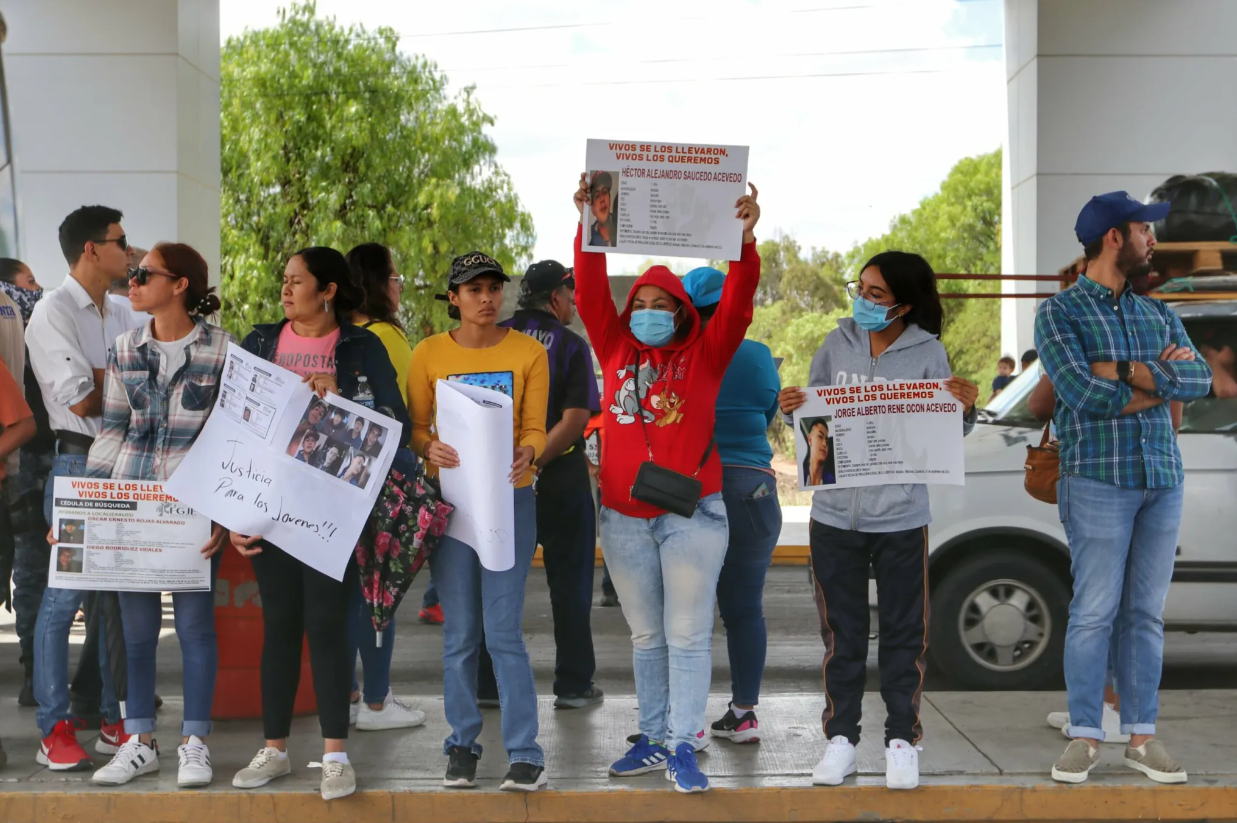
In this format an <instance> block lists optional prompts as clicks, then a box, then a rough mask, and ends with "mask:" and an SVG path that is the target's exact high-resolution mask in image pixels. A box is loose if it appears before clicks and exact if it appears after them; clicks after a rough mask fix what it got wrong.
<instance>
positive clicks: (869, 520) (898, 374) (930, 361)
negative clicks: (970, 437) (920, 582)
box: [782, 317, 977, 532]
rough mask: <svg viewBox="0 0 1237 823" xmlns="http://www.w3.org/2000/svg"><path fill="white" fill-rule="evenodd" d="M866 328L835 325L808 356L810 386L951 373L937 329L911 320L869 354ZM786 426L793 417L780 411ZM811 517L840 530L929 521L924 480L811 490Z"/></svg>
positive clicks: (847, 322) (970, 419)
mask: <svg viewBox="0 0 1237 823" xmlns="http://www.w3.org/2000/svg"><path fill="white" fill-rule="evenodd" d="M871 351H872V350H871V346H870V344H869V340H868V333H867V332H866V331H864V330H863V329H861V328H859V326H858V324H856V323H855V321H854V319H853V318H850V317H843V318H841V319H840V320H838V327H837V328H836V329H834V330H833V331H831V332H829V334H828V335H827V336H826V337H825V342H824V343H822V344H821V346H820V348H819V349H817V350H816V354H815V356H813V357H812V369H811V372H810V377H809V379H808V385H809V386H813V387H816V386H846V385H850V384H853V383H884V382H887V381H890V380H923V379H940V378H944V377H949V376H950V371H949V360H948V359H947V358H946V356H945V347H944V346H942V345H941V342H940V341H939V340H937V339H936V335H935V334H930V333H929V332H926V331H924V330H923V329H921V328H920V327H919V326H917V325H915V324H914V323H911V324H909V325H908V326H907V327H906V329H905V330H904V331H903V332H902V334H901V335H899V337H898V339H897V340H895V341H894V342H893V345H892V346H890V347H889V348H888V349H886V350H885V352H884V353H883V354H881V356H880V357H872V355H871ZM976 415H977V412H976V411H975V410H974V409H972V410H971V413H970V415H968V416H967V417H965V418H963V421H962V433H963V435H966V434H970V432H971V429H972V428H974V426H975V417H976ZM782 419H783V420H784V421H785V422H786V424H787V425H793V423H792V422H791V418H790V417H789V416H787V415H782ZM812 519H813V520H816V521H818V522H820V523H824V524H825V525H827V526H833V527H834V528H838V529H850V530H854V531H861V532H896V531H904V530H906V529H917V528H920V527H921V526H926V525H928V524H929V523H931V522H932V513H931V511H930V510H929V508H928V487H927V486H925V485H924V484H922V483H889V484H886V485H883V486H863V487H861V488H855V489H829V490H827V491H817V492H815V493H814V494H813V495H812Z"/></svg>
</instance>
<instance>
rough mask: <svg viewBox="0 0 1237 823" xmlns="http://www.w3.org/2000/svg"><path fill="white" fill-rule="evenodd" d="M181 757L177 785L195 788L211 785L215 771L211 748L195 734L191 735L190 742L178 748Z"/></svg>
mask: <svg viewBox="0 0 1237 823" xmlns="http://www.w3.org/2000/svg"><path fill="white" fill-rule="evenodd" d="M176 754H177V755H178V756H179V757H180V768H179V769H177V771H176V785H177V786H180V787H181V788H182V789H193V788H198V787H200V786H209V785H210V781H211V780H212V779H214V777H215V773H214V771H212V770H211V767H210V749H208V748H206V744H205V743H203V742H202V740H201V739H200V738H199V737H198V736H197V735H195V734H191V735H189V742H188V743H184V744H182V745H181V746H180V748H178V749H177V750H176Z"/></svg>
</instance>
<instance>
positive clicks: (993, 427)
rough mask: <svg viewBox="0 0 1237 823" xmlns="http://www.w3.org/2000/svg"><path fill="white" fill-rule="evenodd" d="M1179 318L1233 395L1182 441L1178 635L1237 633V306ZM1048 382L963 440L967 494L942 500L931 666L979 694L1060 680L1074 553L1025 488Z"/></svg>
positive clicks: (1034, 372)
mask: <svg viewBox="0 0 1237 823" xmlns="http://www.w3.org/2000/svg"><path fill="white" fill-rule="evenodd" d="M1217 285H1218V284H1217ZM1230 296H1231V293H1230ZM1173 308H1174V310H1175V311H1176V312H1177V314H1178V316H1180V317H1181V319H1182V321H1183V323H1184V324H1185V327H1186V330H1187V332H1189V334H1190V339H1191V340H1192V342H1193V343H1194V345H1195V348H1196V350H1198V351H1199V352H1200V356H1203V355H1206V359H1207V360H1208V362H1211V363H1212V367H1213V369H1214V370H1217V371H1221V370H1223V372H1224V373H1223V374H1222V375H1220V376H1218V378H1217V381H1216V388H1215V390H1214V392H1213V394H1214V393H1218V394H1219V395H1220V396H1218V397H1216V396H1209V397H1207V398H1204V399H1200V400H1196V401H1194V402H1193V403H1190V404H1189V405H1187V406H1186V407H1185V411H1184V415H1183V420H1182V425H1181V429H1180V432H1179V434H1178V443H1179V444H1180V448H1181V454H1182V458H1183V462H1184V464H1185V478H1186V479H1185V483H1186V488H1185V504H1184V510H1183V514H1182V522H1181V535H1180V538H1179V545H1178V547H1177V563H1176V569H1175V571H1174V573H1173V582H1172V586H1171V587H1170V589H1169V593H1168V601H1167V604H1166V606H1165V610H1164V622H1165V628H1166V629H1169V630H1184V631H1237V383H1235V382H1234V381H1233V378H1234V377H1237V375H1234V374H1233V365H1232V360H1233V359H1234V358H1233V352H1234V351H1237V300H1232V299H1219V300H1214V301H1212V300H1204V301H1190V302H1180V303H1176V304H1174V306H1173ZM1040 374H1041V372H1040V367H1039V364H1038V363H1037V364H1035V365H1034V366H1032V368H1030V369H1028V370H1027V371H1026V372H1025V373H1024V374H1022V375H1020V376H1019V377H1017V378H1016V379H1015V380H1014V382H1013V383H1011V384H1010V385H1009V386H1008V387H1007V388H1006V389H1005V391H1004V392H1002V393H1001V394H1000V395H999V396H998V397H997V398H996V399H995V400H994V401H993V403H992V405H991V406H990V407H989V408H987V409H986V410H984V411H983V412H981V414H980V420H979V423H978V424H977V425H976V427H975V430H974V431H973V432H972V433H971V435H970V436H969V437H967V438H966V440H965V441H964V443H965V453H966V485H965V486H934V487H933V488H932V489H931V501H932V525H931V527H930V528H929V530H928V533H929V553H930V560H929V563H930V567H929V568H930V587H931V605H932V628H931V636H930V642H931V652H930V654H931V658H932V660H933V662H934V664H935V665H936V666H938V667H939V668H940V669H941V670H943V672H944V673H946V675H947V676H949V677H951V678H952V679H954V680H955V681H956V682H957V683H958V684H959V685H960V686H964V687H966V688H971V689H1034V688H1039V687H1043V686H1047V685H1050V684H1053V683H1056V682H1059V678H1060V674H1061V669H1062V650H1063V648H1064V643H1065V628H1066V623H1067V620H1068V616H1069V602H1070V594H1071V578H1070V561H1069V548H1068V545H1067V542H1066V539H1065V532H1064V529H1063V528H1062V527H1061V522H1060V519H1059V518H1058V516H1057V509H1056V507H1055V506H1052V505H1049V504H1045V503H1041V502H1039V501H1037V500H1035V499H1034V498H1032V497H1031V496H1030V495H1028V494H1027V493H1026V492H1025V490H1024V489H1023V487H1022V483H1023V478H1024V474H1025V470H1024V468H1023V467H1024V464H1025V458H1026V447H1027V446H1028V445H1039V442H1040V437H1041V435H1042V434H1043V426H1042V425H1041V424H1040V423H1039V422H1038V421H1036V420H1035V418H1034V417H1033V416H1032V415H1031V413H1030V411H1029V410H1028V408H1027V401H1028V399H1029V398H1030V395H1031V390H1032V389H1033V388H1034V387H1035V384H1036V383H1037V382H1038V381H1039V379H1040Z"/></svg>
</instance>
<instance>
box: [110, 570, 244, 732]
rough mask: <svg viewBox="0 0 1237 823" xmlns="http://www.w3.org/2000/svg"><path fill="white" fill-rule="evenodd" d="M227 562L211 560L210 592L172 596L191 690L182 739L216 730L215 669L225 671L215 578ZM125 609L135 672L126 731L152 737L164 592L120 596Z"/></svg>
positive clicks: (184, 670)
mask: <svg viewBox="0 0 1237 823" xmlns="http://www.w3.org/2000/svg"><path fill="white" fill-rule="evenodd" d="M229 549H231V546H225V547H224V548H223V549H222V550H221V551H227V550H229ZM222 559H223V555H222V553H219V554H216V555H215V556H214V557H212V558H211V564H210V588H211V590H210V591H206V592H173V593H172V612H173V614H174V616H175V620H176V639H177V640H179V641H180V655H181V661H182V662H181V671H182V680H183V683H184V690H185V715H184V722H182V723H181V727H180V734H181V736H182V737H188V736H189V735H191V734H195V735H197V736H198V737H206V736H207V735H208V734H210V730H211V723H210V708H211V704H212V703H213V702H214V700H215V671H216V670H217V669H218V668H219V647H218V645H217V644H216V641H215V576H216V575H217V574H218V573H219V563H220V561H221V560H222ZM120 610H121V614H122V617H123V618H124V629H125V655H126V657H127V658H128V667H127V668H128V672H129V691H128V697H127V699H126V700H125V733H126V734H150V733H151V732H153V731H154V730H155V649H156V648H157V647H158V645H159V630H160V629H161V628H162V627H163V603H162V599H161V596H160V594H159V592H120Z"/></svg>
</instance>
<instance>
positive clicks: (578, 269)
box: [575, 174, 622, 362]
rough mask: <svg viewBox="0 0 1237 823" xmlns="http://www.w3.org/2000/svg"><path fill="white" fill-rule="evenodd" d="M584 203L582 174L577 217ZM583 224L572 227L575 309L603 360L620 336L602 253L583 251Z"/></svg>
mask: <svg viewBox="0 0 1237 823" xmlns="http://www.w3.org/2000/svg"><path fill="white" fill-rule="evenodd" d="M586 203H588V183H587V182H586V181H585V176H584V175H583V174H581V175H580V187H579V188H578V189H577V190H576V193H575V204H576V209H577V210H579V212H580V214H581V216H583V214H584V206H585V204H586ZM583 240H584V224H583V222H581V224H580V225H579V226H577V227H576V245H575V278H576V310H577V311H579V313H580V319H581V320H582V321H584V328H586V329H588V338H589V340H591V341H592V343H593V346H595V347H596V349H597V355H598V357H599V358H600V359H601V360H602V361H603V362H604V361H605V359H606V355H607V354H609V353H610V352H611V351H612V350H613V349H614V347H615V346H617V345H619V343H620V342H621V339H622V330H621V328H620V326H619V315H618V309H616V308H615V306H614V298H613V297H612V296H611V295H610V278H609V275H607V273H606V255H605V254H604V253H602V252H586V251H583V249H582V246H581V244H582V243H583Z"/></svg>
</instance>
